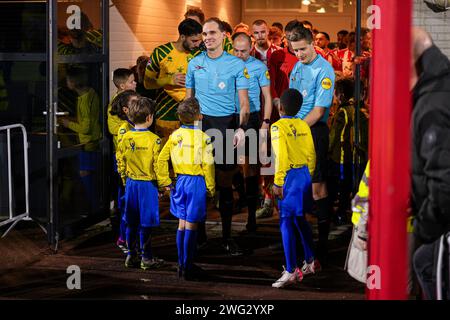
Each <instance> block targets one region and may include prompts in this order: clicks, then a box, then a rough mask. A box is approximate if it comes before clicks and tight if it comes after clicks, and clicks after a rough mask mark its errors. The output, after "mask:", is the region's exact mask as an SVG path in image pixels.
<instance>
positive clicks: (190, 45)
mask: <svg viewBox="0 0 450 320" xmlns="http://www.w3.org/2000/svg"><path fill="white" fill-rule="evenodd" d="M178 32H179V38H178V39H177V40H176V41H171V42H167V43H165V44H162V45H160V46H158V47H156V48H155V49H154V50H153V52H152V53H151V54H150V55H149V56H141V57H139V58H138V59H137V62H136V65H135V66H134V67H132V68H131V69H126V68H119V69H117V70H115V72H114V79H113V82H114V84H115V85H116V87H117V94H116V95H115V96H114V97H113V98H112V99H111V104H110V106H109V108H108V113H107V116H108V128H109V132H110V133H111V135H112V136H113V139H114V150H115V155H116V158H117V162H116V158H115V159H114V161H115V163H117V166H116V168H117V170H118V176H120V177H121V179H119V180H120V181H121V180H123V182H124V184H122V183H118V184H119V189H120V191H119V196H118V207H119V212H120V215H121V216H122V217H123V219H120V221H121V227H120V230H121V231H120V235H119V239H118V241H117V244H118V245H119V246H120V247H122V248H123V249H124V251H125V252H127V260H126V265H127V266H133V265H136V263H137V256H138V253H139V252H141V253H142V252H144V253H145V254H143V255H142V259H141V267H143V268H144V269H146V268H154V267H158V266H160V265H161V264H162V261H161V259H157V258H155V257H153V255H152V254H151V253H149V252H151V249H150V248H151V246H150V244H149V243H150V242H151V241H150V238H151V237H150V233H151V232H150V231H149V229H148V228H149V226H151V227H154V226H156V225H157V224H158V223H159V219H156V220H158V223H157V224H149V223H145V222H143V221H141V223H142V225H141V226H140V228H138V226H136V225H135V224H136V219H132V218H131V216H132V215H133V214H134V215H138V214H139V212H140V210H138V209H137V208H141V207H140V206H141V204H138V203H139V199H138V198H135V199H134V200H133V201H134V202H136V203H134V202H132V201H131V200H130V196H129V195H127V193H129V192H131V191H128V192H127V190H128V188H129V184H128V182H126V181H128V180H127V179H131V180H133V179H136V180H140V181H144V180H148V181H157V185H158V187H159V188H160V192H164V191H166V192H168V193H170V194H171V203H170V205H171V206H170V211H171V213H172V214H173V215H174V216H175V217H177V218H178V219H180V224H179V228H178V231H177V247H178V253H179V270H180V275H183V276H185V277H186V278H195V277H196V276H198V275H199V274H200V275H201V274H202V271H201V270H199V269H200V268H199V267H197V266H196V265H195V264H193V260H192V259H193V258H192V257H193V255H192V252H193V251H195V248H196V247H202V246H203V245H204V244H205V243H206V242H207V236H206V231H205V220H206V211H205V210H206V207H204V205H203V202H204V201H205V200H204V198H197V197H198V196H200V195H202V196H203V197H205V195H208V196H209V197H215V204H216V205H217V207H218V210H219V212H220V217H221V221H222V245H223V249H224V251H225V252H226V253H228V254H230V255H234V256H237V255H243V254H245V248H241V247H240V246H239V245H238V244H237V242H236V241H235V240H234V239H233V237H232V236H231V226H232V215H233V213H234V212H236V211H237V212H239V211H241V209H242V208H243V207H247V212H248V219H247V224H246V232H247V233H250V234H251V233H256V232H257V226H258V223H257V220H259V219H264V218H268V217H271V216H273V214H274V211H275V212H278V215H279V219H280V226H281V233H282V240H283V248H284V251H285V257H286V269H285V270H284V271H283V274H282V277H281V278H280V279H279V280H277V281H276V282H275V283H274V284H273V286H274V287H284V286H287V285H290V284H292V283H295V282H297V281H300V280H301V278H302V277H303V276H304V275H307V274H310V273H316V272H318V271H319V270H320V269H321V268H322V266H326V265H327V259H328V236H329V232H330V225H331V224H333V225H341V224H346V223H348V222H349V220H350V213H351V208H350V200H351V195H352V193H353V183H354V178H353V177H354V172H353V162H354V158H355V152H358V153H359V156H360V158H361V159H362V161H367V150H368V148H367V141H368V138H367V135H368V126H367V123H368V110H369V107H368V103H369V101H368V99H367V96H366V95H365V94H364V92H367V90H366V88H367V85H368V70H369V68H368V61H369V60H370V54H371V53H370V52H371V41H370V31H369V30H363V33H362V37H361V44H362V48H363V55H361V56H360V57H356V52H355V33H354V32H348V31H345V30H342V31H340V32H339V33H338V35H337V36H338V42H337V43H331V41H330V40H331V39H330V36H329V35H328V33H327V32H326V31H325V30H323V31H319V30H317V29H315V28H314V27H313V25H312V24H311V23H310V22H308V21H298V20H293V21H290V22H289V23H288V24H287V25H286V26H285V27H283V26H282V25H281V24H280V23H273V25H272V26H269V25H268V24H267V22H266V21H264V20H262V19H259V20H256V21H254V22H253V23H252V25H251V26H248V25H246V24H244V23H239V24H238V25H236V26H235V27H234V28H233V27H231V26H230V25H229V24H228V23H226V22H225V21H221V20H219V19H217V18H210V19H207V20H206V21H205V16H204V14H203V12H201V10H197V9H193V10H189V11H188V12H186V14H185V20H183V21H182V22H180V24H179V26H178ZM218 42H220V45H219V43H218ZM355 61H356V62H355ZM357 64H359V65H361V66H362V69H363V72H362V77H361V78H362V88H363V94H362V99H361V101H360V106H359V107H360V109H361V110H362V112H361V118H365V120H362V121H361V122H362V123H363V124H364V125H362V126H360V130H359V132H358V135H359V138H360V139H359V140H360V143H359V144H358V150H357V151H356V149H355V146H354V136H355V132H354V129H353V128H354V125H353V123H354V118H355V111H354V110H355V103H354V98H353V95H354V94H353V93H354V81H355V80H354V74H355V66H356V65H357ZM364 70H365V72H364ZM298 93H300V94H298ZM145 97H146V98H149V99H150V100H149V101H150V104H151V105H152V107H151V108H150V109H152V110H153V109H154V113H151V114H149V116H151V118H152V121H151V126H150V130H151V131H152V132H153V133H154V134H155V135H156V137H158V139H157V140H156V141H157V142H156V143H157V144H158V145H159V146H160V150H161V153H163V154H164V155H165V156H163V157H162V155H159V160H156V158H157V156H156V155H153V156H151V157H150V156H148V157H150V158H152V159H153V158H155V159H154V168H153V170H154V171H155V173H156V174H155V175H151V174H149V175H144V176H145V178H142V177H141V178H136V177H138V176H139V175H137V174H136V172H135V171H136V170H138V169H137V168H134V169H133V168H130V167H127V163H139V161H137V162H136V161H134V160H131V158H127V157H126V156H125V158H124V154H128V156H129V157H131V156H132V153H130V154H129V152H130V150H131V149H130V148H134V150H136V148H137V142H136V137H134V136H133V134H134V135H136V134H137V132H138V130H137V129H133V125H135V123H133V121H132V120H131V119H132V118H133V117H132V116H130V114H128V113H127V112H128V110H130V112H131V110H133V109H136V108H137V105H141V106H142V105H144V104H145V103H141V102H140V101H141V100H142V99H144V98H145ZM197 109H198V110H197ZM125 111H126V112H125ZM183 112H187V113H189V114H190V117H189V116H186V115H184V114H183ZM189 118H190V119H191V121H188V122H186V121H183V119H189ZM194 118H195V119H196V120H195V121H194V120H192V119H194ZM197 120H201V121H200V123H201V127H200V129H201V130H202V131H203V132H206V133H207V134H209V131H208V130H210V129H215V130H218V131H219V132H220V133H221V134H222V135H223V137H225V141H226V140H227V139H228V138H227V137H226V131H227V129H228V130H229V129H232V130H234V131H233V132H234V134H233V136H232V137H231V138H232V145H233V148H232V149H231V151H230V150H229V149H227V148H226V142H224V143H223V144H219V143H218V139H217V137H215V136H214V135H212V142H211V141H210V142H209V143H211V144H212V146H214V154H215V158H214V160H215V165H214V166H213V169H211V164H210V161H208V160H205V159H203V160H204V161H205V162H204V168H203V169H198V168H196V167H195V165H196V164H191V165H193V166H194V167H195V168H196V169H193V168H192V166H188V167H191V168H190V169H187V168H185V167H183V166H181V167H180V165H179V164H180V162H183V161H184V162H189V160H186V158H183V157H182V156H181V158H182V159H180V158H179V157H180V154H177V152H179V151H177V150H176V146H177V144H178V147H180V148H183V145H184V142H183V141H190V142H191V143H186V144H187V145H188V146H189V145H191V144H193V145H196V144H195V143H194V140H195V139H194V136H195V134H194V133H190V132H189V130H188V129H189V128H192V129H193V130H194V131H193V132H195V130H196V129H197ZM194 122H195V125H194ZM134 130H136V132H134ZM285 130H287V131H286V132H285ZM292 130H293V131H292ZM250 131H253V132H256V137H257V140H256V141H257V143H256V145H257V146H258V148H257V154H259V153H260V152H261V151H265V152H266V153H267V154H268V155H269V156H270V155H271V154H272V159H275V160H274V162H275V173H273V172H272V173H270V174H261V172H262V170H263V169H270V163H269V164H262V163H261V161H259V160H260V159H259V157H258V156H256V158H258V161H251V160H250V159H251V158H252V156H253V157H254V156H255V155H253V154H252V150H250V149H251V148H250V147H249V145H251V141H250V137H249V136H250V134H249V132H250ZM291 131H292V132H291ZM133 132H134V133H133ZM131 136H133V138H131ZM291 136H294V138H295V139H296V140H295V141H290V139H291ZM208 137H209V135H205V139H207V140H208V139H210V138H211V137H209V138H208ZM297 137H299V138H298V139H297ZM130 139H131V140H132V141H133V143H132V146H130V143H126V142H124V141H131V140H130ZM285 139H287V140H286V141H285ZM304 139H306V140H304ZM280 140H283V143H281V142H280ZM117 141H121V142H117ZM305 141H306V142H305ZM207 142H208V141H207ZM280 143H281V144H280ZM289 143H293V145H292V146H291V147H289V148H291V149H289V148H288V149H285V146H286V144H289ZM121 144H122V148H123V150H121ZM134 144H136V145H134ZM202 145H203V144H202V143H200V144H199V145H198V146H197V147H199V148H200V149H202V148H201V147H202ZM205 146H207V147H208V146H209V144H206V145H205ZM306 146H309V147H306ZM197 147H194V148H197ZM167 148H169V149H170V151H168V150H167ZM242 148H243V150H244V151H243V155H244V157H243V158H242V159H243V160H242V161H241V163H240V164H239V165H237V163H238V162H239V161H238V159H237V157H236V155H235V153H236V150H239V149H242ZM280 148H281V149H280ZM308 148H309V149H308ZM144 149H148V150H150V149H152V150H153V148H151V147H148V148H144ZM219 149H221V150H220V151H222V152H219ZM303 150H304V151H303ZM311 150H312V151H311ZM271 151H273V152H271ZM195 152H197V151H195ZM201 154H202V155H203V156H205V157H206V158H208V156H207V154H206V153H201ZM218 154H222V155H223V156H224V158H226V159H228V158H227V154H231V158H230V159H233V160H232V161H229V162H228V161H225V163H223V162H220V161H218V158H217V155H218ZM119 159H120V160H119ZM169 160H170V161H171V163H172V165H171V168H172V169H171V175H170V177H171V179H172V180H173V183H172V182H170V183H169V180H168V179H167V178H168V177H169V175H168V172H167V177H165V178H164V181H165V182H161V181H160V178H161V177H160V175H164V176H165V175H166V172H165V171H166V169H164V170H163V171H164V172H158V170H161V168H162V166H163V167H164V168H166V165H165V164H164V163H165V162H166V161H169ZM182 160H183V161H182ZM191 160H192V159H191ZM203 160H202V161H203ZM202 161H200V162H201V163H203V162H202ZM292 162H293V163H292ZM207 164H208V165H207ZM185 165H186V163H185ZM186 166H187V165H186ZM280 166H281V167H280ZM285 166H288V167H285ZM200 167H202V166H200ZM364 167H365V163H362V164H361V168H364ZM206 168H209V169H206ZM305 168H309V170H306V171H305ZM297 169H298V170H297ZM202 170H203V171H202ZM211 170H212V173H211ZM193 172H196V174H193ZM141 173H142V172H141ZM294 174H297V177H295V178H291V179H293V181H297V182H299V181H302V183H301V184H300V185H297V182H295V183H294V184H293V185H292V186H291V185H289V187H286V186H284V187H283V185H284V182H285V180H286V179H287V176H290V175H292V176H293V175H294ZM185 176H188V177H191V178H192V176H203V177H204V178H203V179H204V180H205V179H206V181H207V182H206V187H207V188H206V189H202V188H203V187H202V188H201V191H198V194H197V195H192V194H189V195H187V194H186V193H188V192H187V189H190V188H193V187H192V186H193V185H194V184H195V183H194V182H192V181H190V180H187V181H184V180H183V181H184V182H183V183H182V182H181V181H180V180H182V178H184V177H185ZM133 177H134V178H133ZM293 177H294V176H293ZM175 181H176V183H175ZM286 181H287V180H286ZM289 181H291V180H289ZM197 184H198V183H197ZM124 185H125V186H126V187H125V188H124ZM182 185H184V187H183V186H182ZM200 185H201V183H200ZM130 188H131V187H130ZM161 188H162V189H161ZM183 188H184V189H183ZM289 188H293V189H292V190H295V192H294V193H292V192H293V191H290V190H289ZM234 193H237V194H238V200H235V199H234V195H233V194H234ZM124 194H125V196H124ZM289 194H291V195H293V194H295V196H291V197H290V196H287V195H289ZM301 194H303V196H301ZM152 199H153V198H152ZM180 199H182V200H180ZM199 199H201V200H199ZM154 200H155V201H156V206H157V198H154ZM142 201H144V200H142ZM132 203H133V204H132ZM131 207H133V208H134V209H133V210H131V209H130V208H131ZM293 207H296V210H291V209H290V208H293ZM142 210H144V209H142ZM142 210H141V211H142ZM190 211H192V212H190ZM306 213H314V214H315V215H316V216H317V218H318V219H317V221H318V230H319V241H318V243H317V246H315V245H314V243H313V241H312V233H311V228H310V225H309V222H308V221H307V220H306V219H305V217H306ZM148 215H149V216H152V215H157V211H156V213H152V214H151V213H148ZM191 215H193V216H194V218H193V217H192V216H191ZM140 217H141V218H142V219H144V220H145V219H147V218H148V219H150V218H149V217H147V218H144V216H143V213H142V212H141V213H140ZM131 220H133V222H131ZM138 220H139V219H138ZM153 220H155V219H153ZM137 230H139V231H137ZM136 232H139V234H140V236H141V237H140V243H141V244H140V248H137V247H136V245H137V244H136V243H139V241H136V240H135V238H136V237H135V236H134V234H135V233H136ZM130 237H131V238H130ZM297 244H302V247H303V251H304V257H296V252H297V249H296V245H297ZM137 246H138V247H139V245H137ZM183 257H184V260H183ZM186 259H187V260H186ZM298 261H300V262H298Z"/></svg>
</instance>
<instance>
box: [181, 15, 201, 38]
mask: <svg viewBox="0 0 450 320" xmlns="http://www.w3.org/2000/svg"><path fill="white" fill-rule="evenodd" d="M201 33H202V25H201V24H200V23H198V22H197V21H195V20H194V19H184V20H183V21H181V22H180V24H179V25H178V34H179V35H180V36H185V37H190V36H195V35H198V34H201Z"/></svg>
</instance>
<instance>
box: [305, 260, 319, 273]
mask: <svg viewBox="0 0 450 320" xmlns="http://www.w3.org/2000/svg"><path fill="white" fill-rule="evenodd" d="M320 270H322V267H321V265H320V263H319V260H314V261H313V262H311V263H306V261H303V266H302V274H303V275H307V274H315V273H317V272H319V271H320Z"/></svg>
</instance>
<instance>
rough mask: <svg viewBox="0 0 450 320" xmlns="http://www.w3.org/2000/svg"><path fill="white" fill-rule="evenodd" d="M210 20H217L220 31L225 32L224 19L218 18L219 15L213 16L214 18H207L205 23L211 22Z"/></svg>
mask: <svg viewBox="0 0 450 320" xmlns="http://www.w3.org/2000/svg"><path fill="white" fill-rule="evenodd" d="M210 22H215V23H217V25H218V26H219V30H220V32H225V26H224V25H223V22H222V20H220V19H219V18H217V17H212V18H209V19H208V20H206V21H205V23H204V24H206V23H210Z"/></svg>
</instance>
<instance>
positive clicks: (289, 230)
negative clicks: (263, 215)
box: [280, 217, 297, 273]
mask: <svg viewBox="0 0 450 320" xmlns="http://www.w3.org/2000/svg"><path fill="white" fill-rule="evenodd" d="M292 220H293V218H290V217H289V218H280V230H281V238H282V240H283V248H284V256H285V258H286V271H287V272H289V273H292V272H294V270H295V267H296V266H297V261H296V260H297V253H296V252H295V240H296V239H295V233H294V222H293V221H292Z"/></svg>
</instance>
